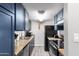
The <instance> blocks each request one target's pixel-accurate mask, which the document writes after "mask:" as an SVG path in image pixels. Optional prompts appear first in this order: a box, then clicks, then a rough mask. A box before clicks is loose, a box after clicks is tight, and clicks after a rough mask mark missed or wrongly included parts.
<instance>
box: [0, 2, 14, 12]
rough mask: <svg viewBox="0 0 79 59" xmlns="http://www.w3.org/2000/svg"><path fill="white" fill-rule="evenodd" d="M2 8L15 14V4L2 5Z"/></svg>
mask: <svg viewBox="0 0 79 59" xmlns="http://www.w3.org/2000/svg"><path fill="white" fill-rule="evenodd" d="M0 7H3V8H4V9H6V10H8V11H9V12H11V13H14V11H15V9H14V3H0Z"/></svg>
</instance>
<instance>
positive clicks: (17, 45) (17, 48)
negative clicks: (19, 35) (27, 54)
mask: <svg viewBox="0 0 79 59" xmlns="http://www.w3.org/2000/svg"><path fill="white" fill-rule="evenodd" d="M32 38H33V36H31V37H25V38H24V39H20V40H18V41H17V42H16V43H15V55H18V54H19V52H20V51H22V50H23V48H24V47H25V46H26V45H27V44H28V43H29V42H30V41H31V40H32Z"/></svg>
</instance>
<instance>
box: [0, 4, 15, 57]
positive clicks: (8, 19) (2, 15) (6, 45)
mask: <svg viewBox="0 0 79 59" xmlns="http://www.w3.org/2000/svg"><path fill="white" fill-rule="evenodd" d="M5 7H7V6H6V5H5ZM5 7H1V5H0V56H10V55H13V42H14V41H13V39H14V37H13V36H14V35H13V33H14V14H13V13H11V12H9V11H8V10H6V9H5Z"/></svg>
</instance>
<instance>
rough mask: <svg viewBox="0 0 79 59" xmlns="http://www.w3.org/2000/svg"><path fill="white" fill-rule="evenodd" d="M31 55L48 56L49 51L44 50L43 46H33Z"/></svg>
mask: <svg viewBox="0 0 79 59" xmlns="http://www.w3.org/2000/svg"><path fill="white" fill-rule="evenodd" d="M31 56H49V53H48V52H46V51H44V47H42V46H40V47H34V49H33V52H32V54H31Z"/></svg>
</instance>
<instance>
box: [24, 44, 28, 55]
mask: <svg viewBox="0 0 79 59" xmlns="http://www.w3.org/2000/svg"><path fill="white" fill-rule="evenodd" d="M23 56H29V44H28V45H27V46H26V47H25V48H24V51H23Z"/></svg>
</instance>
